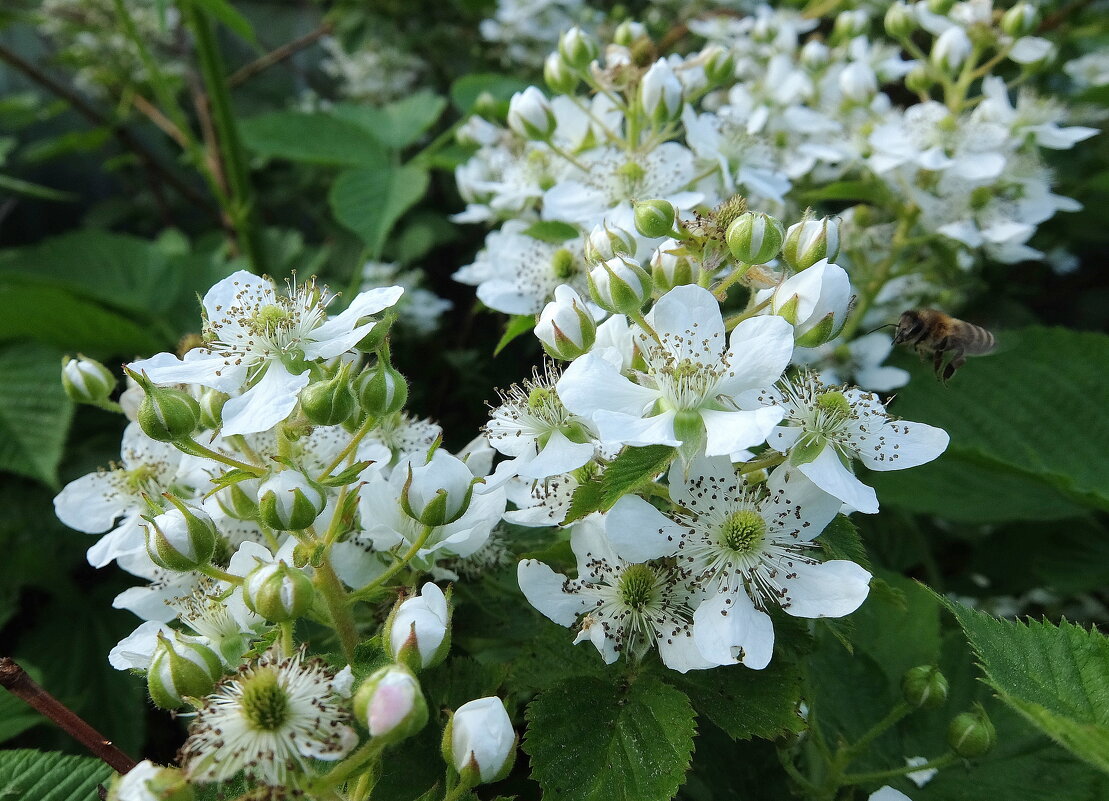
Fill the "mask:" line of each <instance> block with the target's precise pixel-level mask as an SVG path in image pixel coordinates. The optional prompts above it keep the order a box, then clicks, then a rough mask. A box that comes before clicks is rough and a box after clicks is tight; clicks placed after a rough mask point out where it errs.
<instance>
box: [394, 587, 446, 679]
mask: <svg viewBox="0 0 1109 801" xmlns="http://www.w3.org/2000/svg"><path fill="white" fill-rule="evenodd" d="M451 614H452V609H451V605H450V598H449V597H448V596H447V595H445V594H444V593H443V591H442V590H441V589H439V587H438V586H436V585H435V584H433V583H431V582H430V581H429V582H427V583H426V584H424V586H423V587H422V588H421V589H420V594H419V595H414V596H412V597H411V598H405V599H404V600H403V601H400V602H398V603H397V604H396V605H395V606H394V607H393V610H392V611H391V612H390V613H389V617H388V619H387V620H386V621H385V626H384V628H383V630H382V638H383V640H384V645H385V650H386V651H388V652H389V655H390V656H392V657H393V661H395V662H399V663H400V664H402V665H405V666H407V667H408V669H409V670H411V671H412V672H413V673H417V672H419V671H420V670H422V669H424V668H429V667H434V666H435V665H438V664H439V663H440V662H442V661H443V660H444V659H446V658H447V652H448V651H449V650H450V646H451V638H450V623H451Z"/></svg>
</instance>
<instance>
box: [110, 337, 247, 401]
mask: <svg viewBox="0 0 1109 801" xmlns="http://www.w3.org/2000/svg"><path fill="white" fill-rule="evenodd" d="M236 358H237V357H232V358H228V357H226V356H220V355H218V354H215V353H212V352H211V351H209V350H206V349H204V348H193V349H192V350H190V351H189V352H187V353H186V354H185V358H184V359H178V358H177V357H176V356H174V355H173V354H172V353H158V354H156V355H154V356H151V357H150V358H149V359H142V360H140V361H137V362H131V364H130V365H128V366H129V367H130V368H131V369H132V370H135V371H136V372H140V373H146V375H147V377H148V378H149V379H150V380H151V381H153V382H154V383H155V384H200V385H201V386H205V387H211V388H212V389H217V390H219V391H220V392H234V391H235V390H237V389H238V388H239V387H241V386H242V385H243V381H245V380H246V374H247V365H246V364H235V363H234V362H235V360H236Z"/></svg>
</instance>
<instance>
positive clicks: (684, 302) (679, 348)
mask: <svg viewBox="0 0 1109 801" xmlns="http://www.w3.org/2000/svg"><path fill="white" fill-rule="evenodd" d="M647 317H648V318H649V322H650V324H651V327H652V328H654V329H655V331H656V332H657V333H658V335H659V336H660V337H661V338H662V341H663V342H664V343H665V344H666V347H667V349H668V350H670V351H671V352H672V353H673V354H674V355H675V357H676V358H677V360H678V361H682V360H684V359H690V360H692V361H694V362H696V363H697V364H708V365H710V366H713V367H715V366H716V365H717V363H718V362H719V360H720V354H721V353H722V352H723V350H724V319H723V318H722V317H721V316H720V303H719V302H718V301H717V300H716V298H715V297H713V295H712V293H711V292H709V291H708V290H707V289H705V288H703V287H699V286H695V285H692V284H690V285H686V286H679V287H675V288H674V289H671V290H670V291H669V292H667V293H666V294H665V295H663V296H662V297H661V298H660V299H659V301H658V303H656V304H655V306H654V308H653V309H652V310H651V312H650V314H648V315H647Z"/></svg>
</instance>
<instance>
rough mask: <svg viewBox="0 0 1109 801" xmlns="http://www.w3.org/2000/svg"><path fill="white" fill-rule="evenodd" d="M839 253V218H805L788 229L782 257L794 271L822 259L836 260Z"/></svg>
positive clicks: (805, 267)
mask: <svg viewBox="0 0 1109 801" xmlns="http://www.w3.org/2000/svg"><path fill="white" fill-rule="evenodd" d="M838 255H839V218H838V217H822V218H820V219H819V220H812V219H804V220H802V221H801V222H799V223H794V224H793V225H791V226H790V227H789V229H788V230H787V231H786V237H785V241H784V242H783V243H782V258H784V259H785V261H786V264H788V265H789V267H790V268H791V269H792V270H793V271H794V272H801V271H802V270H805V269H807V268H809V267H811V266H813V265H814V264H816V263H817V262H818V261H820V260H821V259H827V260H828V261H835V259H836V256H838Z"/></svg>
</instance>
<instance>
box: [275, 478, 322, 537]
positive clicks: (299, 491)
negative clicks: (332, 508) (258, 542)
mask: <svg viewBox="0 0 1109 801" xmlns="http://www.w3.org/2000/svg"><path fill="white" fill-rule="evenodd" d="M326 503H327V497H326V496H325V495H324V492H323V490H322V489H321V488H320V487H319V486H318V485H317V484H316V483H315V482H313V481H311V480H310V479H309V478H308V476H306V475H304V474H303V473H301V472H300V471H299V470H281V471H280V472H277V473H274V474H273V475H271V476H270V477H269V478H267V479H266V480H265V481H263V482H262V483H261V484H259V485H258V518H259V519H260V520H261V521H262V522H263V523H265V524H266V525H267V526H269V527H270V528H272V529H276V530H277V531H301V530H302V529H306V528H308V527H309V526H310V525H312V524H313V523H315V522H316V518H317V517H319V514H320V512H322V511H323V508H324V506H325V505H326Z"/></svg>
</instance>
